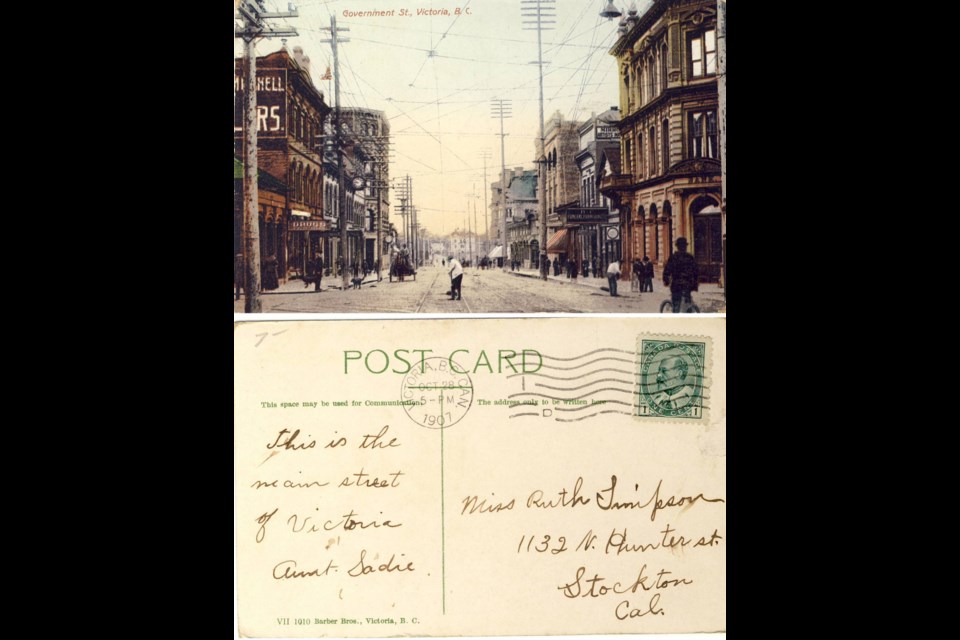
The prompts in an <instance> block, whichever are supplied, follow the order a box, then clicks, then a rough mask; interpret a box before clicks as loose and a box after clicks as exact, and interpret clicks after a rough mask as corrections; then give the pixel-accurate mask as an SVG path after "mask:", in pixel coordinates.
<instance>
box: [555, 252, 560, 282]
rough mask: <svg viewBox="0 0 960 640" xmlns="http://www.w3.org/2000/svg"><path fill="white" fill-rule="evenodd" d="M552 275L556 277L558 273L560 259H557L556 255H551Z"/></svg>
mask: <svg viewBox="0 0 960 640" xmlns="http://www.w3.org/2000/svg"><path fill="white" fill-rule="evenodd" d="M553 275H555V276H558V277H559V275H560V261H559V260H557V257H556V256H554V257H553Z"/></svg>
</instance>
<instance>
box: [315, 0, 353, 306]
mask: <svg viewBox="0 0 960 640" xmlns="http://www.w3.org/2000/svg"><path fill="white" fill-rule="evenodd" d="M320 30H321V31H329V32H330V39H329V40H321V42H324V43H329V44H330V48H331V49H332V50H333V87H334V89H333V95H334V98H333V99H334V107H335V111H334V113H335V118H334V133H333V139H334V144H336V145H337V173H338V174H339V175H338V184H339V186H340V197H339V200H340V216H339V218H340V221H339V224H340V261H341V262H342V263H343V267H342V270H341V274H340V275H341V279H340V282H341V288H340V290H341V291H344V292H346V291H347V287H348V286H349V284H350V277H349V275H348V274H347V269H348V268H349V266H350V262H349V257H350V252H349V251H348V243H349V238H348V237H347V217H348V216H347V183H346V178H347V176H346V171H345V170H344V166H343V139H342V135H343V127H342V126H341V123H340V58H339V57H338V55H337V45H338V44H339V43H341V42H350V40H349V39H347V38H341V37H340V32H341V31H350V28H349V27H337V16H336V15H335V14H331V15H330V26H329V27H320ZM351 209H352V207H351Z"/></svg>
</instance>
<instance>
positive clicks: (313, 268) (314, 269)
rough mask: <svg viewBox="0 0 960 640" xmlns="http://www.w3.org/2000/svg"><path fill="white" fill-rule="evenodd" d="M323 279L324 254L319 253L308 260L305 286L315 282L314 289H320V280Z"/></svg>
mask: <svg viewBox="0 0 960 640" xmlns="http://www.w3.org/2000/svg"><path fill="white" fill-rule="evenodd" d="M322 279H323V255H321V254H320V253H317V254H316V255H315V256H314V258H313V260H310V261H309V262H307V275H306V276H305V277H304V278H303V282H304V284H303V288H304V289H306V288H307V287H309V286H310V283H311V282H312V283H313V290H314V291H320V281H321V280H322Z"/></svg>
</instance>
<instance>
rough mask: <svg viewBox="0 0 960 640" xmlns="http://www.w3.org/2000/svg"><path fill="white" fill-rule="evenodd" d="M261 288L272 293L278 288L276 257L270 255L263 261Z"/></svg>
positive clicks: (278, 277)
mask: <svg viewBox="0 0 960 640" xmlns="http://www.w3.org/2000/svg"><path fill="white" fill-rule="evenodd" d="M261 278H262V283H261V288H263V289H264V290H266V291H273V290H274V289H278V288H279V287H280V276H279V274H278V273H277V256H276V255H274V254H272V253H271V254H270V255H269V256H267V257H266V259H265V260H264V261H263V275H262V276H261Z"/></svg>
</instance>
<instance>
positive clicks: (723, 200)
mask: <svg viewBox="0 0 960 640" xmlns="http://www.w3.org/2000/svg"><path fill="white" fill-rule="evenodd" d="M717 92H718V93H719V94H720V234H721V237H722V238H723V253H722V256H723V258H722V260H723V297H724V298H726V297H727V0H717Z"/></svg>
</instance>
